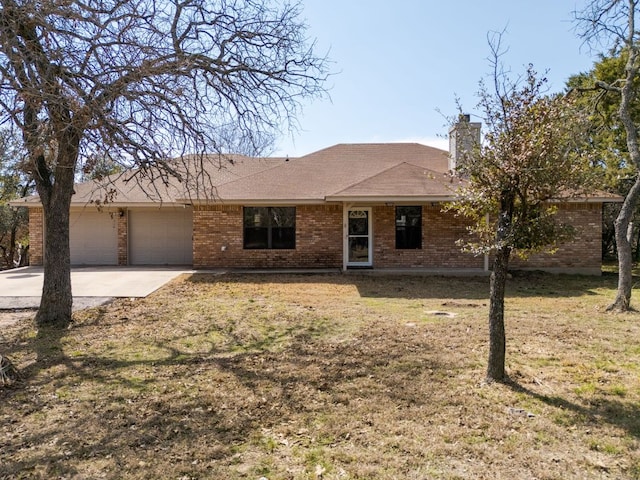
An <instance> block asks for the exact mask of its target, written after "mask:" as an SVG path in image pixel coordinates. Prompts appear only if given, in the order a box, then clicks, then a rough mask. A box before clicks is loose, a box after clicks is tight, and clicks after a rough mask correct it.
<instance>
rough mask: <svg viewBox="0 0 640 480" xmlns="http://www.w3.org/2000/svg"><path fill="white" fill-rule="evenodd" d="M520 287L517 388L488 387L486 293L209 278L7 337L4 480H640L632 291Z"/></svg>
mask: <svg viewBox="0 0 640 480" xmlns="http://www.w3.org/2000/svg"><path fill="white" fill-rule="evenodd" d="M509 283H510V285H509V293H508V301H507V335H508V353H507V360H508V371H509V372H510V375H511V378H512V380H513V383H512V384H510V385H486V384H484V383H483V377H484V368H485V357H486V353H487V332H486V330H487V329H486V321H487V318H486V316H487V308H486V304H487V299H486V297H487V291H488V279H487V278H434V277H425V278H423V277H404V278H403V277H375V276H358V275H348V276H343V275H297V276H296V275H291V276H276V275H265V276H249V275H237V276H232V275H225V276H207V275H194V276H192V277H187V276H185V277H183V278H180V279H178V280H177V281H174V282H173V283H171V284H170V285H168V286H167V287H165V288H164V289H162V290H160V291H159V292H157V293H155V294H154V295H152V296H150V297H148V298H147V299H143V300H118V301H116V302H114V303H113V304H111V305H109V306H106V307H102V308H99V309H93V310H88V311H84V312H80V313H79V314H77V318H76V321H75V323H74V324H73V326H72V328H71V329H70V330H68V331H66V332H64V334H63V335H56V334H47V332H40V334H36V332H35V330H34V329H33V327H32V326H31V325H29V324H28V322H27V324H23V325H22V326H20V325H17V326H14V327H11V328H9V329H5V330H3V331H2V333H1V335H2V341H3V344H2V346H1V347H0V349H1V350H2V352H3V353H5V354H7V355H9V357H10V358H11V359H12V360H13V361H14V363H15V364H16V365H17V366H19V367H20V368H21V369H22V372H23V375H24V380H23V381H22V383H21V384H20V385H19V386H18V387H17V388H13V389H10V390H5V391H3V392H0V438H2V441H0V445H1V447H0V472H1V474H0V478H43V479H44V478H47V479H50V478H79V479H80V478H82V479H84V478H107V479H119V478H132V479H155V478H169V479H196V478H197V479H205V478H211V479H245V478H246V479H255V480H257V479H259V478H262V477H264V478H266V479H269V480H275V479H317V478H323V479H325V480H326V479H431V478H434V479H455V478H459V479H463V478H464V479H466V478H487V479H501V478H506V479H510V480H513V479H528V478H531V479H584V478H594V479H595V478H598V479H600V478H615V479H621V478H623V479H624V478H629V479H631V478H640V454H639V450H640V448H639V447H640V378H639V377H640V345H639V343H638V339H639V338H640V335H639V334H640V316H639V315H637V314H626V315H611V314H607V313H604V308H605V307H606V305H607V303H608V302H609V301H610V300H611V299H612V298H613V294H614V288H615V278H614V277H613V276H605V277H602V278H583V277H568V276H567V277H564V276H559V277H558V276H545V275H529V276H523V277H516V278H513V279H511V280H510V282H509ZM636 301H638V300H637V299H636ZM437 312H442V313H448V314H453V315H454V316H446V315H438V314H437Z"/></svg>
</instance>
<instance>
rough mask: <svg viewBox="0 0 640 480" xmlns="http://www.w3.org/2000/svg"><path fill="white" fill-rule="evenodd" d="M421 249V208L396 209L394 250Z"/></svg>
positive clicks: (403, 207)
mask: <svg viewBox="0 0 640 480" xmlns="http://www.w3.org/2000/svg"><path fill="white" fill-rule="evenodd" d="M421 248H422V207H421V206H415V207H405V206H402V207H396V249H398V250H400V249H421Z"/></svg>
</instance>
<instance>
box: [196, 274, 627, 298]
mask: <svg viewBox="0 0 640 480" xmlns="http://www.w3.org/2000/svg"><path fill="white" fill-rule="evenodd" d="M187 281H189V282H192V283H239V284H243V283H252V284H269V283H277V284H284V285H286V284H301V283H302V284H309V285H310V286H312V285H313V284H315V283H328V284H333V285H345V286H354V287H355V288H356V289H357V291H358V293H359V294H360V296H362V297H371V298H401V299H420V298H424V299H429V298H451V299H456V300H458V299H465V300H486V299H488V297H489V278H488V277H484V276H469V277H462V276H460V277H458V276H451V277H444V276H432V275H397V274H396V275H392V274H389V275H385V274H377V275H357V274H352V273H350V274H349V275H343V274H341V273H335V274H326V273H317V274H314V273H300V274H290V273H278V272H277V270H276V271H274V272H273V273H260V274H251V273H229V274H224V275H212V274H207V273H195V274H192V275H191V276H190V277H189V278H188V279H187ZM616 282H617V275H603V276H600V277H598V276H585V275H562V274H560V275H558V274H550V273H544V272H537V271H535V272H514V273H513V276H512V278H510V279H509V280H508V281H507V296H508V297H551V298H553V297H581V296H584V295H596V293H595V291H594V290H596V289H601V288H615V286H616Z"/></svg>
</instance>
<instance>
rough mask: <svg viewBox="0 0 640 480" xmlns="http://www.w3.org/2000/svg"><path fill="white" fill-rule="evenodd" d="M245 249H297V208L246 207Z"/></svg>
mask: <svg viewBox="0 0 640 480" xmlns="http://www.w3.org/2000/svg"><path fill="white" fill-rule="evenodd" d="M244 248H246V249H285V248H290V249H291V248H296V209H295V207H245V208H244Z"/></svg>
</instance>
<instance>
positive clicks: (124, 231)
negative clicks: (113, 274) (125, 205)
mask: <svg viewBox="0 0 640 480" xmlns="http://www.w3.org/2000/svg"><path fill="white" fill-rule="evenodd" d="M116 218H117V223H116V228H117V229H118V265H129V239H128V235H129V212H128V211H126V210H123V209H119V210H118V212H117V213H116Z"/></svg>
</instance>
